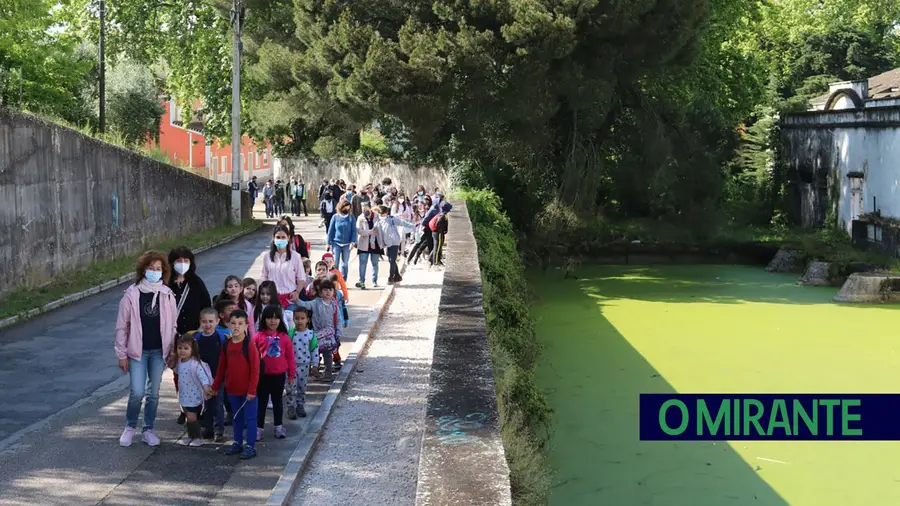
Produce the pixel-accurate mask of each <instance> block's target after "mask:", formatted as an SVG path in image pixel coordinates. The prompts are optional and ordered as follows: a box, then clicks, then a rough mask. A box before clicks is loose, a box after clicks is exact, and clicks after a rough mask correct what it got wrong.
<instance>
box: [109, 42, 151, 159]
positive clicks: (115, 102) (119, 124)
mask: <svg viewBox="0 0 900 506" xmlns="http://www.w3.org/2000/svg"><path fill="white" fill-rule="evenodd" d="M107 90H108V91H107V98H106V100H107V114H108V115H109V124H110V126H111V127H112V129H113V130H114V131H116V132H118V133H119V134H120V135H121V136H122V139H123V140H124V141H125V142H126V143H128V144H135V145H138V144H142V143H143V142H144V141H146V140H147V139H148V138H153V139H155V140H159V139H158V137H159V123H160V117H161V116H162V114H163V113H164V112H165V109H164V108H163V107H162V105H160V103H159V102H160V100H159V91H158V86H157V83H156V80H155V78H154V76H153V73H152V72H150V69H148V68H147V67H145V66H143V65H140V64H138V63H136V62H133V61H130V60H127V59H126V60H120V61H119V62H118V63H117V64H116V65H115V66H114V67H112V68H111V69H110V72H109V73H108V74H107Z"/></svg>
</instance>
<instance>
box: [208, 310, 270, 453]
mask: <svg viewBox="0 0 900 506" xmlns="http://www.w3.org/2000/svg"><path fill="white" fill-rule="evenodd" d="M229 325H230V327H231V340H230V341H228V343H226V345H225V349H223V350H222V354H221V355H220V356H219V370H218V372H217V373H216V380H215V382H213V385H212V388H211V389H210V390H209V391H207V395H212V394H213V393H214V392H215V391H217V390H218V389H219V388H220V387H221V386H222V385H223V384H224V385H225V393H226V396H227V398H228V402H229V403H230V404H231V408H232V411H233V412H234V421H233V423H234V443H233V444H232V445H231V446H230V447H228V449H226V450H225V454H226V455H237V454H240V456H241V459H244V460H246V459H252V458H253V457H256V415H257V411H258V409H257V407H258V404H259V403H258V402H257V399H256V388H257V385H258V384H259V372H260V371H259V370H260V365H261V363H260V357H259V349H258V348H257V347H256V346H250V338H249V337H248V336H247V328H248V321H247V313H246V312H245V311H242V310H240V309H236V310H234V311H232V313H231V319H230V320H229ZM245 429H246V431H247V434H246V439H245V438H244V430H245ZM245 442H246V445H245Z"/></svg>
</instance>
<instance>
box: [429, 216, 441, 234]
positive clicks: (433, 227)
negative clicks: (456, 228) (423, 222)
mask: <svg viewBox="0 0 900 506" xmlns="http://www.w3.org/2000/svg"><path fill="white" fill-rule="evenodd" d="M443 216H444V213H438V214H436V215H434V218H431V221H429V222H428V230H431V231H432V232H437V224H438V222H439V221H441V218H442V217H443Z"/></svg>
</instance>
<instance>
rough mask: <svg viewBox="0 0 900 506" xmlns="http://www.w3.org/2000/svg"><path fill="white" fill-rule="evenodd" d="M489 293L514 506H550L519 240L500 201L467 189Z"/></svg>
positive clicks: (541, 402)
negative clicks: (517, 247) (518, 245)
mask: <svg viewBox="0 0 900 506" xmlns="http://www.w3.org/2000/svg"><path fill="white" fill-rule="evenodd" d="M459 197H460V198H463V199H465V200H466V202H467V206H468V210H469V216H470V219H471V221H472V229H473V232H474V234H475V240H476V242H477V244H478V263H479V266H480V268H481V278H482V283H483V292H484V309H485V314H486V316H487V326H488V338H489V341H490V344H491V352H492V361H493V364H494V376H495V378H496V389H497V399H498V407H499V411H500V417H501V429H502V436H503V446H504V448H505V450H506V457H507V461H508V462H509V466H510V482H511V485H512V492H513V502H514V503H515V504H518V505H529V506H530V505H535V506H537V505H543V504H546V501H547V494H548V491H549V472H548V470H547V468H546V463H545V457H544V453H543V446H544V444H545V442H546V436H547V431H548V430H549V427H550V422H551V410H550V408H549V406H548V405H547V400H546V398H545V397H544V395H543V393H541V391H540V390H539V389H538V388H537V386H536V384H535V382H534V377H533V373H532V369H533V367H534V364H535V361H536V360H537V359H538V356H539V354H540V351H541V350H540V345H539V344H538V342H537V337H536V335H535V330H534V321H533V320H532V319H531V316H530V315H529V302H528V299H527V297H528V295H527V294H528V286H527V282H526V280H525V273H524V267H523V265H522V261H521V259H520V256H519V255H518V253H517V251H516V239H515V235H514V233H513V229H512V224H511V223H510V221H509V218H507V216H506V215H505V214H504V213H503V211H502V210H501V208H500V199H499V198H498V197H497V196H496V195H495V194H494V193H492V192H490V191H484V190H480V191H472V190H465V191H463V192H461V193H460V195H459Z"/></svg>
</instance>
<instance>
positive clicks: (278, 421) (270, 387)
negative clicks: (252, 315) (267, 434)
mask: <svg viewBox="0 0 900 506" xmlns="http://www.w3.org/2000/svg"><path fill="white" fill-rule="evenodd" d="M283 318H284V315H283V314H282V311H281V307H280V306H274V305H270V306H266V308H265V309H263V313H262V320H263V323H264V324H265V328H264V329H263V330H260V331H259V332H257V333H256V336H254V337H253V344H255V345H256V348H257V349H258V350H259V355H260V357H262V361H263V372H262V374H261V375H260V377H259V388H258V391H259V404H258V409H257V418H256V427H257V430H256V440H257V441H262V438H263V428H264V427H265V423H266V407H267V405H268V403H269V399H270V398H271V400H272V414H273V417H274V421H275V438H276V439H284V438H285V437H286V435H287V433H286V432H285V430H284V425H283V420H282V417H283V416H284V403H283V401H282V395H283V393H284V386H285V376H287V380H288V381H289V382H293V381H294V375H295V374H296V372H297V362H296V360H295V359H294V346H293V345H292V344H291V338H290V337H289V336H288V330H287V327H285V325H284V319H283Z"/></svg>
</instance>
